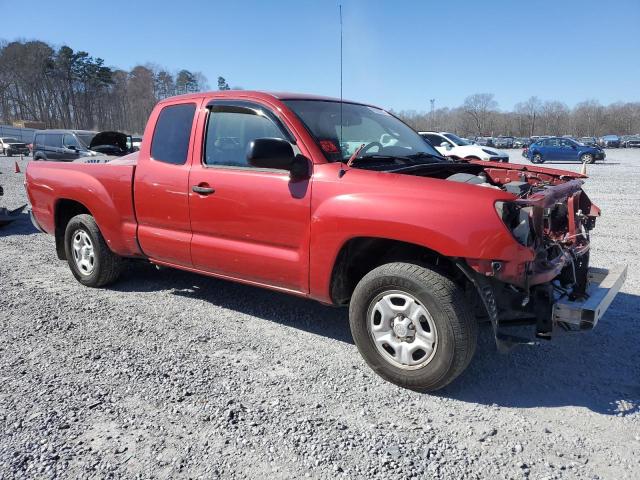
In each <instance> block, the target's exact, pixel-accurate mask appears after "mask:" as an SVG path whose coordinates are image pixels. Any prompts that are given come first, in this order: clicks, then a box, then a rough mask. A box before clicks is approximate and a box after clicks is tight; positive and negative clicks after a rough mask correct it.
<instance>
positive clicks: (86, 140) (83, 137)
mask: <svg viewBox="0 0 640 480" xmlns="http://www.w3.org/2000/svg"><path fill="white" fill-rule="evenodd" d="M95 136H96V134H95V133H76V137H77V138H78V140H80V143H82V145H83V146H84V147H85V148H89V145H91V140H93V137H95Z"/></svg>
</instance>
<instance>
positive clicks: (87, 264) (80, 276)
mask: <svg viewBox="0 0 640 480" xmlns="http://www.w3.org/2000/svg"><path fill="white" fill-rule="evenodd" d="M64 250H65V254H66V257H67V262H68V263H69V268H71V273H73V276H74V277H76V280H78V281H79V282H80V283H82V284H83V285H86V286H87V287H104V286H105V285H108V284H110V283H113V282H114V281H115V280H116V279H117V278H118V277H119V276H120V271H121V269H122V259H121V258H120V257H119V256H117V255H116V254H115V253H113V252H112V251H111V250H110V249H109V247H108V246H107V243H106V242H105V240H104V237H103V236H102V234H101V233H100V229H99V228H98V225H97V224H96V221H95V220H94V218H93V217H92V216H91V215H86V214H82V215H76V216H75V217H73V218H72V219H71V220H70V221H69V223H68V224H67V228H66V230H65V234H64Z"/></svg>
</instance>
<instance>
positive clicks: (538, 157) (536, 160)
mask: <svg viewBox="0 0 640 480" xmlns="http://www.w3.org/2000/svg"><path fill="white" fill-rule="evenodd" d="M531 163H544V159H543V158H542V155H540V154H539V153H536V154H535V155H534V156H533V157H531Z"/></svg>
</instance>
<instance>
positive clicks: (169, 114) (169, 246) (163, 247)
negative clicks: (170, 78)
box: [134, 100, 200, 267]
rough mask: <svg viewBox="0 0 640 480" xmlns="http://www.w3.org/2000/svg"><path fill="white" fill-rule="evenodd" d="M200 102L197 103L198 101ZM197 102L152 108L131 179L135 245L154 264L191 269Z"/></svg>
mask: <svg viewBox="0 0 640 480" xmlns="http://www.w3.org/2000/svg"><path fill="white" fill-rule="evenodd" d="M198 102H200V100H198ZM197 106H198V105H197V104H196V103H195V101H194V100H191V101H185V102H184V103H171V104H169V105H164V106H162V107H161V108H159V109H156V110H154V112H153V113H152V115H151V117H150V118H149V124H148V126H147V131H146V132H145V135H148V138H150V139H151V141H150V142H145V144H144V145H143V149H142V150H141V151H140V154H139V157H138V165H137V167H136V172H135V178H134V203H135V207H136V218H137V220H138V242H139V243H140V247H141V249H142V251H143V252H144V254H145V255H147V256H148V257H150V258H152V259H153V260H156V261H160V262H164V263H169V264H173V265H181V266H187V267H191V266H192V263H191V252H190V244H191V225H190V223H189V193H188V192H189V183H188V182H189V168H190V162H189V161H188V159H190V158H191V153H192V149H193V130H194V125H195V117H196V115H195V113H196V110H197Z"/></svg>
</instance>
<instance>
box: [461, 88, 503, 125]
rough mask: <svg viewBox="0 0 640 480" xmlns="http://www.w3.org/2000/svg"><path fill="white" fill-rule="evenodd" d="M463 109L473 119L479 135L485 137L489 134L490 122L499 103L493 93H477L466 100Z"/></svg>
mask: <svg viewBox="0 0 640 480" xmlns="http://www.w3.org/2000/svg"><path fill="white" fill-rule="evenodd" d="M462 108H463V110H464V112H465V113H466V114H467V115H469V116H470V117H471V118H472V119H473V122H474V124H475V127H476V132H477V134H478V135H484V134H486V133H488V125H489V120H490V118H491V116H492V114H493V113H494V112H495V111H496V110H497V109H498V102H496V101H495V100H494V98H493V93H475V94H473V95H470V96H468V97H467V98H465V99H464V103H463V105H462Z"/></svg>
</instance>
